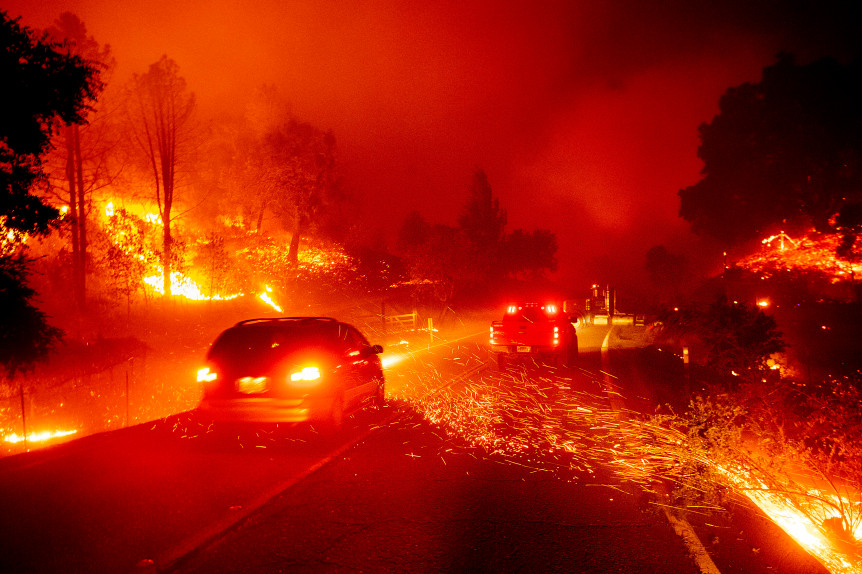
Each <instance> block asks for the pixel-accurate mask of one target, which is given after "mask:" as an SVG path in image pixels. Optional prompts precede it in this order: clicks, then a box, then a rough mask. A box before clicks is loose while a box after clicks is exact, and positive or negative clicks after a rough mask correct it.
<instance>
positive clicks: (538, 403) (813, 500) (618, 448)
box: [393, 350, 862, 574]
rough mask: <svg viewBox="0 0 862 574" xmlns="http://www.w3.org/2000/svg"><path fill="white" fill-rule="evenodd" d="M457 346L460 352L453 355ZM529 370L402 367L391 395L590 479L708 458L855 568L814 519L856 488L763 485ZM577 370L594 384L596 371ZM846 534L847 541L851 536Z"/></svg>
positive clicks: (479, 440)
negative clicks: (455, 380) (461, 371)
mask: <svg viewBox="0 0 862 574" xmlns="http://www.w3.org/2000/svg"><path fill="white" fill-rule="evenodd" d="M466 354H467V353H464V352H463V350H462V351H461V352H460V356H461V357H464V356H465V355H466ZM467 360H469V358H468V359H467ZM477 360H478V361H482V360H484V359H482V358H480V357H477ZM530 369H531V367H526V368H525V369H512V370H510V371H507V372H505V373H503V372H499V371H494V372H489V373H483V374H482V375H481V376H480V377H472V378H471V379H470V381H469V382H466V384H462V385H451V384H450V383H451V381H447V380H446V379H445V378H443V377H442V376H441V375H439V374H437V377H438V380H436V381H435V378H434V375H433V374H432V375H431V376H429V375H428V372H427V369H421V370H420V372H417V373H416V376H415V377H410V375H409V374H406V375H405V377H404V380H405V383H404V385H405V386H404V388H403V389H401V390H398V391H394V393H393V394H394V395H397V396H399V398H403V399H404V400H405V401H406V402H407V403H408V404H410V405H411V406H413V407H414V408H415V409H416V410H417V411H418V412H419V413H420V414H421V415H422V416H423V417H424V418H425V419H426V420H428V421H429V422H430V423H432V424H434V425H435V426H437V427H439V428H441V429H442V430H444V431H445V432H446V434H448V435H449V436H452V437H456V438H458V439H459V440H458V441H457V443H456V444H463V445H466V447H468V448H472V447H478V448H481V449H482V450H484V451H485V452H486V453H487V454H488V455H489V456H494V457H502V458H503V459H504V460H510V461H513V462H514V463H516V464H519V465H522V466H526V467H527V468H534V469H536V470H542V471H550V472H560V473H564V475H565V476H566V477H570V476H572V474H573V473H574V474H575V476H583V477H584V478H585V479H586V480H594V479H595V477H596V476H597V475H596V473H595V469H596V467H597V466H603V467H606V468H607V467H609V468H610V469H611V470H612V471H613V475H614V476H616V477H617V478H618V479H621V480H622V481H624V482H630V483H633V484H637V485H641V486H642V487H643V488H644V489H646V490H651V489H652V488H654V484H655V482H656V481H657V480H661V479H662V478H667V479H668V480H670V481H678V480H679V479H680V477H681V475H682V474H685V473H686V472H687V471H686V470H685V469H686V468H688V467H689V466H688V465H690V464H691V463H692V462H696V463H697V464H706V465H709V466H710V467H712V468H714V469H716V471H717V475H718V479H719V480H720V481H721V482H722V483H723V484H725V485H727V486H728V487H730V488H731V489H733V490H734V491H736V492H738V493H740V494H741V495H744V496H745V497H747V498H748V499H749V500H751V502H752V503H754V504H755V505H757V506H758V507H759V508H760V509H761V510H762V511H763V512H764V513H765V514H766V515H767V516H768V517H769V518H770V519H771V520H773V521H774V522H775V523H776V524H777V525H778V526H779V527H781V528H782V529H784V530H785V531H786V532H787V533H788V535H790V536H791V537H792V538H793V539H794V540H796V542H797V543H799V544H800V545H801V546H802V547H803V548H804V549H805V550H806V551H807V552H809V553H810V554H811V555H812V556H814V557H815V558H817V559H818V560H819V561H820V562H821V563H822V564H823V565H824V566H825V567H826V568H827V569H828V570H829V571H830V572H832V573H833V574H862V570H860V564H859V563H858V562H859V561H858V555H856V554H854V550H852V549H850V550H848V549H847V548H846V547H842V546H841V543H840V542H839V541H834V540H831V539H830V538H829V536H827V534H826V527H825V525H824V524H823V523H822V521H823V520H828V519H829V518H830V517H834V516H836V513H837V510H836V508H834V507H838V506H841V507H843V508H850V509H856V510H855V511H853V512H855V513H856V514H858V513H859V511H862V493H854V492H844V493H842V496H841V497H840V498H839V497H838V496H837V495H835V494H830V493H829V492H827V491H824V490H820V489H817V488H813V487H812V488H809V489H808V490H807V491H805V492H797V493H795V494H794V493H787V492H781V491H779V490H776V489H772V490H770V489H768V488H766V486H765V485H764V484H763V483H762V482H760V481H759V480H758V478H757V471H758V470H759V469H758V468H757V466H756V462H755V461H744V460H743V461H741V462H739V463H736V465H735V466H731V465H730V464H729V463H721V464H720V461H718V460H712V459H710V458H708V457H710V456H715V455H714V454H713V453H703V450H702V449H700V448H699V447H693V445H692V444H691V443H690V441H689V437H688V435H687V434H686V432H685V430H684V429H682V428H679V429H678V428H668V426H667V423H662V422H661V419H653V418H651V417H642V416H640V415H637V414H636V413H633V412H624V411H620V410H618V409H616V408H613V407H612V405H610V404H609V401H608V398H607V397H604V396H601V395H595V394H591V393H588V392H583V391H576V390H575V389H574V385H573V384H572V379H571V378H569V377H567V376H562V375H563V373H560V372H558V371H556V370H555V369H552V368H549V367H543V368H542V369H541V370H540V371H538V373H540V374H539V376H535V375H534V374H533V373H531V372H530ZM582 372H583V374H586V375H588V376H590V377H595V378H596V383H597V384H599V385H601V386H603V383H602V382H601V381H602V380H603V379H602V377H601V376H600V375H593V374H590V373H588V372H587V371H582ZM435 386H436V387H437V388H435ZM607 392H608V393H610V392H611V391H607ZM703 457H707V458H703ZM695 459H696V460H695ZM796 483H797V484H799V481H798V479H797V480H796ZM611 487H612V488H616V486H614V485H612V486H611ZM824 501H825V502H824ZM817 521H820V523H818V522H817ZM856 522H858V521H856ZM849 534H850V535H851V536H852V537H854V538H855V541H859V540H860V539H862V526H859V525H858V524H856V523H855V522H854V524H853V526H852V531H851V532H850V533H849ZM849 542H850V544H851V546H852V544H853V542H854V541H852V540H851V541H849ZM856 544H857V545H858V542H856ZM857 548H858V546H857Z"/></svg>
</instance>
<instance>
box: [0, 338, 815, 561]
mask: <svg viewBox="0 0 862 574" xmlns="http://www.w3.org/2000/svg"><path fill="white" fill-rule="evenodd" d="M482 335H484V333H482ZM606 335H607V333H606V331H597V332H593V333H589V334H588V336H585V337H584V338H583V340H582V342H581V346H582V348H583V349H584V350H585V353H584V356H583V358H582V363H581V366H580V367H579V368H578V369H575V370H573V371H566V372H554V371H548V370H546V369H544V368H542V367H537V366H531V365H526V366H523V367H517V368H516V369H514V370H513V371H511V372H504V373H500V372H497V371H495V370H494V369H493V367H492V365H493V361H492V360H491V358H490V357H489V356H488V353H487V349H486V348H485V347H484V346H483V345H482V338H483V337H481V336H480V337H479V338H478V339H476V340H471V339H470V338H469V337H468V338H466V339H464V340H462V341H460V342H455V343H451V344H446V345H440V346H439V347H437V348H433V349H430V350H416V351H414V352H412V353H409V354H407V353H405V355H404V357H403V360H402V361H401V362H400V363H397V364H395V365H393V366H392V367H390V369H389V371H388V372H387V383H388V386H389V396H390V400H389V404H388V406H387V407H386V408H384V409H382V410H377V411H374V410H372V411H367V412H363V413H359V414H357V415H355V416H354V417H352V418H351V419H350V420H349V421H348V423H347V425H346V427H345V428H344V429H343V430H342V432H340V433H339V434H337V435H336V436H332V437H322V436H320V435H318V434H317V433H316V432H315V430H314V429H313V428H309V427H305V426H298V427H293V426H291V427H279V426H275V425H267V426H254V425H251V426H236V425H230V426H225V425H221V426H211V425H209V424H208V423H207V422H206V421H201V420H199V419H198V418H196V417H195V416H194V414H193V413H183V414H180V415H176V416H174V417H169V418H167V419H164V420H161V421H157V422H154V423H149V424H145V425H140V426H137V427H133V428H130V429H125V430H123V431H118V432H114V433H108V434H104V435H97V436H93V437H87V438H84V439H80V440H76V441H72V442H69V443H66V444H63V445H59V446H57V447H54V448H50V449H46V450H42V451H37V452H32V453H26V454H23V455H17V456H13V457H7V458H5V459H3V460H0V532H2V533H3V534H2V536H0V572H156V571H174V572H319V571H335V572H379V571H387V572H520V571H525V572H587V573H593V572H595V573H598V572H681V573H685V572H692V573H697V572H706V571H708V570H704V568H709V567H710V566H704V562H703V561H702V560H700V561H699V559H698V555H699V554H701V555H702V554H706V555H708V557H709V563H711V564H712V566H711V568H715V571H716V572H723V573H725V574H727V573H730V572H740V573H743V572H744V573H748V572H751V573H761V572H762V573H766V572H791V573H794V572H795V573H799V574H807V573H815V572H817V573H820V572H823V569H822V568H820V567H819V565H818V564H817V563H816V562H815V561H814V560H813V559H811V558H810V557H808V555H807V554H805V553H804V552H802V551H801V550H800V549H799V548H798V546H796V545H795V544H793V543H792V542H791V541H789V539H788V538H787V537H786V536H784V535H783V533H782V532H781V531H780V530H778V529H777V528H775V527H774V526H772V525H771V523H769V522H768V521H766V520H765V519H763V518H762V517H760V516H758V515H757V513H755V512H753V511H750V510H746V509H739V510H738V511H737V512H736V513H734V514H733V515H732V516H731V515H725V516H719V517H708V518H703V519H697V517H690V518H691V520H690V521H689V522H686V524H690V526H688V528H689V529H690V530H688V531H687V532H693V533H695V534H696V535H697V536H696V537H695V538H694V540H695V542H693V541H692V539H691V537H687V536H686V533H685V532H682V533H680V532H678V531H679V529H680V527H679V525H678V524H672V523H671V522H670V521H669V520H668V516H667V514H666V513H665V511H664V507H663V506H662V505H661V501H657V500H655V499H654V498H652V497H650V496H647V495H646V494H644V493H642V492H641V491H640V490H639V489H638V488H637V487H635V486H634V485H631V484H626V483H624V482H621V481H619V480H618V479H616V478H615V477H613V476H612V475H611V474H610V473H609V471H608V470H607V468H606V467H605V465H604V464H603V462H604V461H601V460H592V459H591V458H590V456H589V454H590V453H579V452H575V453H574V454H572V455H571V456H570V457H569V458H566V457H562V458H561V457H560V456H559V455H557V454H555V455H553V456H551V455H550V454H549V453H550V452H551V450H552V449H547V450H546V449H545V448H544V446H545V445H544V442H545V441H546V440H547V439H546V437H547V436H548V435H547V433H546V431H548V429H545V428H544V426H543V425H547V424H548V421H562V422H559V424H569V423H568V422H566V421H565V420H563V419H554V418H548V417H544V418H543V417H542V416H539V415H541V413H549V412H550V411H551V410H552V409H550V408H549V407H548V406H547V405H548V404H549V403H550V402H553V401H558V402H560V401H563V402H565V401H569V402H565V404H571V403H570V401H573V400H580V399H579V397H580V398H582V399H583V400H588V399H589V400H595V401H599V403H601V402H602V401H604V403H605V404H606V405H607V407H608V409H609V410H613V409H614V408H616V407H619V406H620V404H619V403H620V402H622V403H625V404H624V405H623V406H626V407H631V406H632V405H635V406H644V407H647V406H650V405H651V403H655V402H656V401H659V400H661V398H663V397H664V396H673V395H674V392H673V387H674V385H676V384H678V382H679V381H678V380H676V379H674V377H668V378H666V379H665V380H664V382H663V383H662V384H651V383H650V380H651V379H653V378H654V373H653V372H652V371H650V369H648V368H646V367H644V366H643V365H642V364H641V361H640V359H639V355H638V354H637V351H636V350H632V351H629V352H624V351H623V350H621V348H623V347H627V346H628V347H631V348H632V349H636V347H637V342H636V341H633V340H630V341H629V343H626V341H625V340H621V339H619V338H617V339H610V338H606ZM603 342H607V343H608V346H610V347H611V350H614V351H616V352H617V354H616V355H615V358H609V354H608V353H606V354H605V360H604V362H602V354H601V353H600V352H599V351H598V350H599V348H600V347H601V345H602V343H603ZM620 353H623V354H620ZM609 361H610V363H609ZM614 361H616V362H617V363H618V364H619V365H620V367H621V369H622V370H623V371H625V373H626V375H627V376H626V377H625V379H626V380H630V381H634V382H633V383H631V385H632V386H631V388H628V389H626V388H625V385H626V382H625V380H624V378H623V377H616V376H614V375H613V363H614ZM662 385H664V386H665V387H668V388H663V386H662ZM609 388H610V389H611V390H612V392H610V393H608V392H607V391H608V389H609ZM525 389H526V391H525ZM617 390H618V391H623V392H621V393H620V394H616V391H617ZM513 393H514V394H513ZM488 397H496V399H495V400H500V398H501V397H502V398H506V397H515V398H514V399H511V400H513V401H514V402H513V403H512V407H513V408H512V409H511V410H512V411H513V414H512V415H511V416H510V417H504V418H499V417H498V418H496V419H489V418H488V416H487V413H489V412H491V411H490V410H489V408H490V407H493V405H490V407H489V404H488V402H489V400H490V399H488ZM507 400H509V399H507ZM563 402H560V404H564V403H563ZM614 402H617V403H618V404H617V405H616V407H615V405H614V404H613V403H614ZM555 404H556V403H555ZM653 406H654V405H653ZM530 409H535V410H530ZM514 411H519V412H520V413H521V414H520V415H517V416H516V414H514ZM537 413H538V414H537ZM537 417H538V418H537ZM573 429H574V430H572V432H583V433H589V432H591V431H590V430H589V429H581V430H578V429H575V428H574V427H573ZM551 430H552V429H551ZM543 433H545V434H543ZM681 534H682V535H681ZM698 545H699V547H698ZM701 557H702V556H701Z"/></svg>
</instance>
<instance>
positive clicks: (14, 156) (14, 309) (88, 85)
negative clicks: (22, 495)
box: [0, 12, 102, 375]
mask: <svg viewBox="0 0 862 574" xmlns="http://www.w3.org/2000/svg"><path fill="white" fill-rule="evenodd" d="M0 78H3V100H4V107H3V109H2V110H0V229H4V230H5V229H10V230H13V231H16V232H19V233H30V234H46V233H48V231H49V225H50V224H51V222H52V221H53V220H54V219H56V217H57V215H58V212H57V210H56V209H54V208H53V207H51V206H49V205H47V204H45V203H43V202H42V200H41V199H39V198H38V197H36V196H35V195H33V194H32V193H31V191H32V190H33V187H34V186H35V185H36V184H37V183H38V182H39V181H41V180H43V179H44V178H45V173H44V171H43V161H44V155H45V154H46V153H47V152H48V151H49V149H50V147H51V137H52V136H53V135H54V133H55V132H56V130H57V129H58V128H59V126H60V125H61V124H62V123H66V124H74V123H81V122H83V121H84V116H85V114H86V112H87V111H88V110H89V106H90V104H91V103H92V102H93V100H94V99H95V97H96V95H97V94H98V93H99V91H100V90H101V87H102V85H101V83H100V81H99V79H98V72H97V69H96V68H95V67H94V66H93V65H92V64H91V63H90V62H88V61H87V60H85V59H83V58H81V57H79V56H74V55H70V54H69V53H68V52H67V50H64V49H63V48H62V46H61V45H58V44H56V43H53V42H51V41H50V40H48V37H47V36H44V35H43V36H42V37H37V36H36V35H35V33H34V32H32V31H31V30H30V29H29V28H26V27H24V26H21V25H20V24H19V21H18V19H15V20H10V19H9V17H8V15H7V14H6V12H0ZM0 247H2V249H0V365H2V366H3V367H5V370H6V372H7V373H8V374H11V375H14V374H15V372H16V371H18V370H19V369H21V368H25V367H27V366H29V365H31V364H32V363H33V362H34V361H36V360H37V359H39V358H40V357H42V356H43V355H44V354H45V353H47V352H48V350H49V349H50V348H51V347H52V346H53V345H54V344H55V343H56V341H57V340H58V339H59V337H60V331H59V330H58V329H56V328H54V327H51V326H50V325H48V323H47V320H46V319H47V318H46V316H45V315H44V313H42V312H41V311H39V310H38V309H37V308H36V307H35V306H34V305H33V303H32V299H33V297H34V296H35V292H34V291H33V289H32V288H30V287H29V286H28V284H27V264H28V259H27V257H26V255H25V254H24V249H23V248H21V247H16V246H14V245H12V246H3V245H2V244H0Z"/></svg>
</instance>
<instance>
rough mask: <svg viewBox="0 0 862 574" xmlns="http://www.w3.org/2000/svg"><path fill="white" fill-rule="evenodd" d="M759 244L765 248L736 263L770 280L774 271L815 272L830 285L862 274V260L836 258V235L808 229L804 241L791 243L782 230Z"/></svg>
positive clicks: (792, 241)
mask: <svg viewBox="0 0 862 574" xmlns="http://www.w3.org/2000/svg"><path fill="white" fill-rule="evenodd" d="M762 244H763V246H764V248H763V250H761V252H760V253H755V254H752V255H749V256H748V257H745V258H743V259H741V260H739V261H737V265H738V266H739V267H742V268H744V269H749V270H751V271H753V272H755V273H758V274H760V275H761V277H763V278H769V277H771V276H772V275H773V274H774V273H775V272H777V271H808V272H818V273H822V274H823V275H826V276H828V277H829V278H830V280H831V281H832V283H838V282H839V281H843V280H847V279H850V278H852V277H853V276H855V275H858V274H859V273H862V261H860V262H853V261H848V260H847V259H842V258H840V257H838V255H837V251H838V248H839V246H840V244H841V237H840V236H839V235H837V234H830V235H826V234H822V233H818V232H816V231H815V230H814V229H811V230H810V231H809V232H808V233H807V234H806V235H805V236H804V237H803V238H801V239H799V240H794V239H792V238H791V237H790V236H788V235H787V234H786V233H784V232H783V231H782V232H780V233H778V234H777V235H773V236H771V237H767V238H766V239H764V240H763V241H762Z"/></svg>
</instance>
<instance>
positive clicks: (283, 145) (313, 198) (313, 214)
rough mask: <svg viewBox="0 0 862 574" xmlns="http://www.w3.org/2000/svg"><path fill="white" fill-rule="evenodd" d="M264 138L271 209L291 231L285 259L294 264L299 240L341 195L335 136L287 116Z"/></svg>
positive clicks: (320, 219)
mask: <svg viewBox="0 0 862 574" xmlns="http://www.w3.org/2000/svg"><path fill="white" fill-rule="evenodd" d="M264 141H265V144H266V149H267V151H268V154H269V158H270V160H271V168H272V170H273V177H274V178H275V183H276V186H277V191H276V193H275V197H274V201H273V210H274V211H275V213H276V215H277V216H278V217H279V219H280V220H281V221H282V223H283V224H284V226H285V227H286V228H287V229H290V230H291V233H292V235H291V238H290V247H289V250H288V261H289V262H290V263H291V264H293V265H295V264H296V263H297V261H298V258H299V244H300V239H302V238H303V237H304V236H306V235H308V234H309V233H313V232H314V230H315V229H316V227H318V226H319V225H320V224H321V223H322V220H323V218H324V217H325V216H326V213H327V211H328V210H329V209H330V208H331V206H332V205H333V204H334V203H335V202H336V201H338V200H340V199H342V198H343V194H342V189H341V187H340V184H339V180H338V172H337V151H336V146H335V136H334V135H333V134H332V132H323V131H321V130H319V129H318V128H316V127H314V126H313V125H311V124H308V123H304V122H300V121H297V120H296V119H293V118H291V119H290V120H288V121H287V123H285V124H283V125H281V126H279V127H277V128H275V129H273V130H271V131H270V132H269V133H267V135H266V137H265V140H264Z"/></svg>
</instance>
